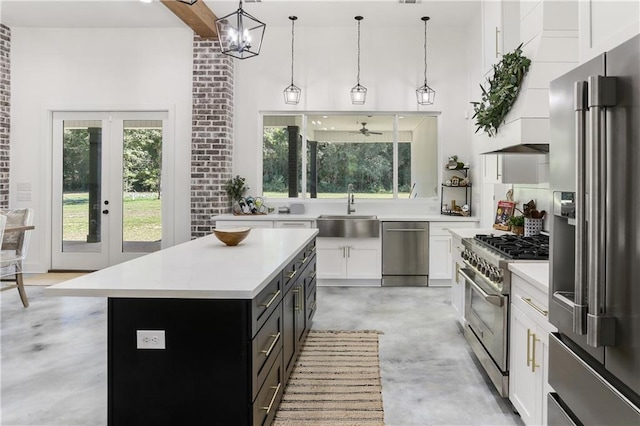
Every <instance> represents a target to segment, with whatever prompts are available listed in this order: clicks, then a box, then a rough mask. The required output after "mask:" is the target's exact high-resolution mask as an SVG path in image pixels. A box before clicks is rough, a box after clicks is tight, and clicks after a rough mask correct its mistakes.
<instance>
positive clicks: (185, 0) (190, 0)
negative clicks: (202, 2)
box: [178, 0, 198, 6]
mask: <svg viewBox="0 0 640 426" xmlns="http://www.w3.org/2000/svg"><path fill="white" fill-rule="evenodd" d="M178 1H179V2H180V3H186V4H188V5H189V6H192V5H193V4H194V3H195V2H197V1H198V0H178Z"/></svg>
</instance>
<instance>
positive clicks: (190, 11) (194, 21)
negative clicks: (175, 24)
mask: <svg viewBox="0 0 640 426" xmlns="http://www.w3.org/2000/svg"><path fill="white" fill-rule="evenodd" d="M160 2H162V4H164V5H165V6H166V7H167V8H168V9H169V10H170V11H172V12H173V13H174V14H175V15H176V16H177V17H178V18H180V19H181V20H182V22H184V23H185V24H187V26H188V27H189V28H191V29H192V30H193V31H194V32H195V33H196V34H198V35H199V36H200V37H202V38H211V39H215V40H217V39H218V29H217V28H216V19H218V18H217V17H216V15H215V13H213V11H212V10H211V9H209V7H208V6H207V5H206V4H205V2H204V0H200V1H197V2H196V3H194V4H192V5H191V6H189V5H188V4H186V3H182V2H179V1H178V0H160Z"/></svg>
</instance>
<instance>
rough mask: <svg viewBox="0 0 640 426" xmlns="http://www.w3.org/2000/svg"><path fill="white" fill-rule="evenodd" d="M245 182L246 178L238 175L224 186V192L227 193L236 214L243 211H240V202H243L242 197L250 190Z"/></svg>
mask: <svg viewBox="0 0 640 426" xmlns="http://www.w3.org/2000/svg"><path fill="white" fill-rule="evenodd" d="M244 182H245V178H243V177H241V176H240V175H236V176H235V177H233V178H231V179H229V180H228V181H227V183H225V184H224V190H225V191H226V192H227V196H228V197H229V201H231V205H232V208H233V212H234V213H235V212H236V211H238V212H241V211H242V210H241V209H240V201H242V197H244V194H245V193H246V192H247V191H248V190H249V187H248V186H246V185H245V183H244ZM236 207H237V208H236Z"/></svg>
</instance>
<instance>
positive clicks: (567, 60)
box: [479, 0, 579, 154]
mask: <svg viewBox="0 0 640 426" xmlns="http://www.w3.org/2000/svg"><path fill="white" fill-rule="evenodd" d="M520 17H521V20H520V40H522V43H523V45H522V53H523V54H524V55H525V56H526V57H528V58H529V59H531V65H530V66H529V71H528V72H527V75H526V76H525V78H524V79H523V81H522V86H521V87H520V93H519V95H518V98H517V99H516V101H515V102H514V104H513V107H512V108H511V110H510V111H509V113H508V114H507V116H506V117H505V120H504V123H503V124H502V126H500V127H499V128H498V132H497V134H496V135H495V136H494V137H488V136H487V135H483V137H482V138H481V139H482V140H481V141H480V143H481V146H480V147H479V148H480V149H479V152H480V153H481V154H546V153H548V152H549V139H550V124H549V83H550V82H551V81H552V80H554V79H556V78H557V77H559V76H561V75H562V74H564V73H566V72H568V71H570V70H571V69H572V68H574V67H575V66H576V65H577V64H578V54H579V46H578V4H577V2H572V1H567V2H564V1H554V0H543V1H540V2H520ZM513 48H515V46H513ZM511 50H513V49H511Z"/></svg>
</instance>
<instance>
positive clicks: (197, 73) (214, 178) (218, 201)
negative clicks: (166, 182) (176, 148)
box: [191, 35, 233, 238]
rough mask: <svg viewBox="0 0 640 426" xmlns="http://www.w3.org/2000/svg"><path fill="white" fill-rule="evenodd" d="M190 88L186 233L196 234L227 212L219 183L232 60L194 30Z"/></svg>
mask: <svg viewBox="0 0 640 426" xmlns="http://www.w3.org/2000/svg"><path fill="white" fill-rule="evenodd" d="M192 90H193V125H192V135H191V238H198V237H202V236H205V235H208V234H210V233H211V232H212V230H213V223H212V221H211V216H212V215H215V214H221V213H228V212H229V211H230V209H229V204H228V200H227V194H226V192H225V190H224V184H225V182H226V181H227V180H229V179H230V178H231V176H232V173H233V169H232V161H233V59H232V58H231V57H229V56H226V55H223V54H222V53H220V50H219V48H218V46H217V42H215V41H212V40H206V39H202V38H200V37H199V36H197V35H196V36H194V39H193V89H192Z"/></svg>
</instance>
